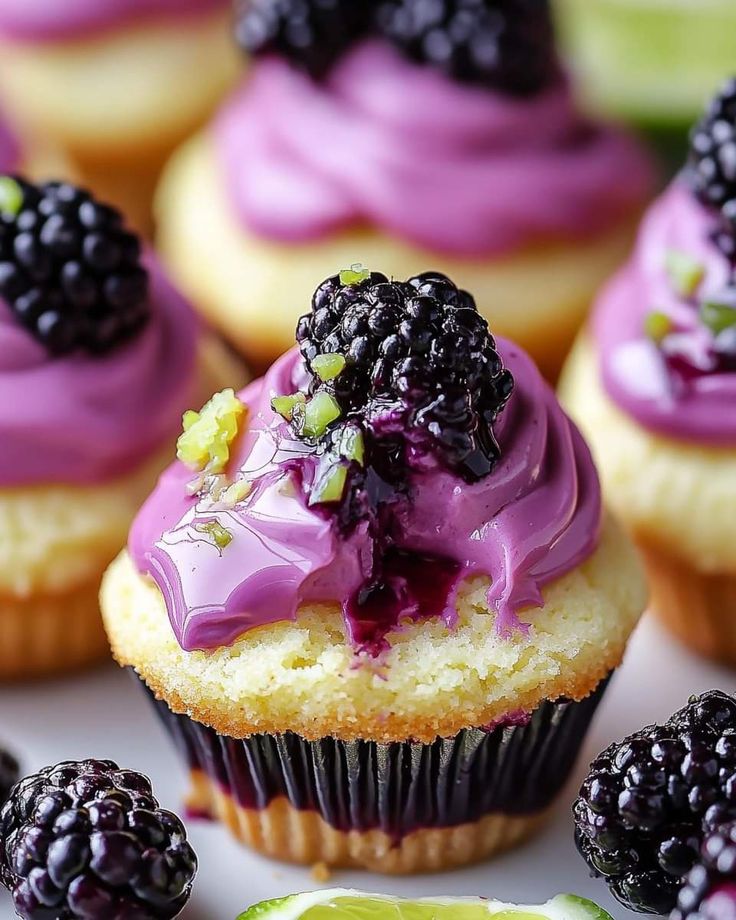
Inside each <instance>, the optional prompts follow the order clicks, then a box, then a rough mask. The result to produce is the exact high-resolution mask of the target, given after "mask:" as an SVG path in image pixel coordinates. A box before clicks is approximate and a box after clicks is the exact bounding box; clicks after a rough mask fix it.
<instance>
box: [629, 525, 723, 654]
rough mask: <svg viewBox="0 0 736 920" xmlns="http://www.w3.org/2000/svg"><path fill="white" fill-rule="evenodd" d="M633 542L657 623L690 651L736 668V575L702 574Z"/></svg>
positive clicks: (665, 555) (659, 551) (685, 563)
mask: <svg viewBox="0 0 736 920" xmlns="http://www.w3.org/2000/svg"><path fill="white" fill-rule="evenodd" d="M637 542H638V545H639V548H640V549H641V551H642V553H643V556H644V561H645V563H646V567H647V575H648V577H649V585H650V591H651V609H652V611H653V612H654V614H655V615H656V617H657V619H658V620H660V621H661V622H662V623H664V624H665V626H667V627H668V629H670V630H671V631H672V632H673V633H674V634H675V635H676V636H677V637H678V639H680V640H681V641H682V642H683V643H685V645H687V646H688V647H689V648H691V649H693V651H696V652H698V653H699V654H701V655H704V656H705V657H706V658H712V659H713V660H714V661H720V662H723V663H725V664H729V665H733V666H736V575H732V574H729V573H723V574H705V573H703V572H699V571H697V569H694V568H692V566H689V565H688V564H687V562H683V560H682V559H680V558H679V557H676V556H673V555H671V554H670V553H667V552H666V551H665V550H662V549H660V548H659V547H656V546H653V545H651V544H648V543H646V541H642V540H639V541H637Z"/></svg>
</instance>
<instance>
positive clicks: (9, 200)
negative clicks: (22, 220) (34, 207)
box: [0, 176, 24, 217]
mask: <svg viewBox="0 0 736 920" xmlns="http://www.w3.org/2000/svg"><path fill="white" fill-rule="evenodd" d="M23 199H24V195H23V189H22V188H21V187H20V185H19V184H18V183H17V182H16V181H15V179H12V178H11V177H10V176H0V214H4V215H5V216H6V217H16V216H17V215H18V214H20V212H21V209H22V207H23Z"/></svg>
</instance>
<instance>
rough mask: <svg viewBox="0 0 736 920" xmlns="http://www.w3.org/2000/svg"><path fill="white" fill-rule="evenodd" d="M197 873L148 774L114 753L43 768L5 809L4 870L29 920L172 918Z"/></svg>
mask: <svg viewBox="0 0 736 920" xmlns="http://www.w3.org/2000/svg"><path fill="white" fill-rule="evenodd" d="M196 870H197V859H196V856H195V854H194V851H193V850H192V848H191V846H190V845H189V843H188V842H187V839H186V831H185V829H184V826H183V825H182V823H181V821H180V820H179V819H178V818H177V817H176V815H174V814H172V813H171V812H169V811H165V810H164V809H162V808H159V805H158V802H157V801H156V799H155V798H154V796H153V793H152V791H151V784H150V782H149V781H148V779H147V778H146V777H145V776H142V775H141V774H140V773H134V772H133V771H130V770H121V769H119V767H118V766H117V764H115V763H113V762H112V761H109V760H102V761H97V760H84V761H80V762H76V761H71V762H66V763H60V764H58V765H57V766H54V767H46V768H45V769H44V770H41V771H40V772H39V773H36V774H34V775H32V776H29V777H27V778H26V779H24V780H22V781H21V782H20V783H19V784H18V785H17V786H16V787H15V789H14V790H13V793H12V795H11V796H10V799H9V800H8V801H7V802H6V804H5V805H4V807H3V808H2V811H0V877H1V878H2V882H3V884H4V885H5V886H6V888H8V889H9V890H10V892H11V894H12V897H13V904H14V906H15V909H16V911H17V913H18V915H19V916H20V917H22V918H24V920H74V918H84V920H167V918H172V917H176V916H177V915H178V914H179V913H180V911H181V910H182V909H183V907H184V905H185V904H186V902H187V900H188V899H189V895H190V892H191V886H192V880H193V879H194V875H195V873H196Z"/></svg>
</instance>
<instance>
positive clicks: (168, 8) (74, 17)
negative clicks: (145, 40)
mask: <svg viewBox="0 0 736 920" xmlns="http://www.w3.org/2000/svg"><path fill="white" fill-rule="evenodd" d="M228 2H229V0H0V36H2V37H3V38H6V39H10V40H13V39H17V40H18V41H44V40H54V39H65V38H73V37H74V36H77V35H79V34H80V33H84V32H88V31H95V30H99V29H105V28H109V27H114V26H117V25H120V24H121V23H125V22H128V21H130V20H134V19H140V18H143V17H145V18H151V17H159V16H166V17H178V16H186V15H192V14H196V13H200V12H206V11H208V10H214V9H225V8H226V7H227V5H228Z"/></svg>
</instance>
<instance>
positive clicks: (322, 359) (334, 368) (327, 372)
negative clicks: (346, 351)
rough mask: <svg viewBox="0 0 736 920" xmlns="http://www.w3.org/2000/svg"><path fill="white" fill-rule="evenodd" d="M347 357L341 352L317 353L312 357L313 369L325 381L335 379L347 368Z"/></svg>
mask: <svg viewBox="0 0 736 920" xmlns="http://www.w3.org/2000/svg"><path fill="white" fill-rule="evenodd" d="M345 364H346V361H345V357H344V355H339V354H331V353H328V354H324V355H317V357H316V358H313V359H312V370H313V371H314V373H315V374H316V375H317V376H318V377H319V379H320V380H321V381H322V382H323V383H327V382H328V381H329V380H334V379H335V377H339V376H340V374H341V373H342V372H343V371H344V370H345Z"/></svg>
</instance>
